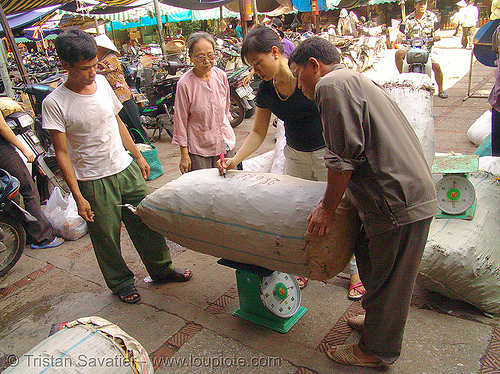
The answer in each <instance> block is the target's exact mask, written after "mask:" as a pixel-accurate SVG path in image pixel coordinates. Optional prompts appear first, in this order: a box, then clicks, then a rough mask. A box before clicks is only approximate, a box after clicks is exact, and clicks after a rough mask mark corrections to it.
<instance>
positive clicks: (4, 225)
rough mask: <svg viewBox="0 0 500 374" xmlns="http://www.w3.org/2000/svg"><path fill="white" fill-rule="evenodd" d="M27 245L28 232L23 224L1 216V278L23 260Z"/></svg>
mask: <svg viewBox="0 0 500 374" xmlns="http://www.w3.org/2000/svg"><path fill="white" fill-rule="evenodd" d="M25 245H26V232H25V231H24V227H23V225H22V224H21V222H19V221H16V220H15V219H13V218H11V217H8V216H4V215H0V277H3V276H4V275H5V274H7V272H8V271H9V270H10V269H11V268H12V267H13V266H14V265H15V264H16V262H17V261H18V260H19V259H20V258H21V255H22V253H23V249H24V246H25Z"/></svg>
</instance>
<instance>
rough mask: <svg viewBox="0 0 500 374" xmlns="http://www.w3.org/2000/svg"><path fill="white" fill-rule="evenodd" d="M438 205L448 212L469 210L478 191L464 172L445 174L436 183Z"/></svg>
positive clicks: (459, 212)
mask: <svg viewBox="0 0 500 374" xmlns="http://www.w3.org/2000/svg"><path fill="white" fill-rule="evenodd" d="M436 193H437V205H438V208H439V209H441V210H442V211H443V212H444V213H446V214H461V213H464V212H465V211H467V209H469V208H470V207H471V206H472V204H474V200H475V199H476V192H475V190H474V186H473V185H472V183H471V182H470V181H469V180H468V179H467V178H466V177H465V176H464V175H462V174H449V175H445V176H444V177H443V178H441V179H440V180H439V181H438V182H437V183H436Z"/></svg>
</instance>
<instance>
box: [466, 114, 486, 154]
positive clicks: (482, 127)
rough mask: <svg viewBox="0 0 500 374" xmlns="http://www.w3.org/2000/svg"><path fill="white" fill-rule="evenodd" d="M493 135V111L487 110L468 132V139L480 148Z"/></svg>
mask: <svg viewBox="0 0 500 374" xmlns="http://www.w3.org/2000/svg"><path fill="white" fill-rule="evenodd" d="M490 134H491V111H489V110H487V111H486V112H484V113H483V115H482V116H481V117H479V118H478V119H476V120H475V121H474V123H473V124H472V125H471V126H470V127H469V130H467V138H469V140H470V141H471V142H472V143H474V144H475V145H477V146H478V147H479V146H480V145H481V143H482V142H483V141H484V139H486V137H487V136H488V135H490Z"/></svg>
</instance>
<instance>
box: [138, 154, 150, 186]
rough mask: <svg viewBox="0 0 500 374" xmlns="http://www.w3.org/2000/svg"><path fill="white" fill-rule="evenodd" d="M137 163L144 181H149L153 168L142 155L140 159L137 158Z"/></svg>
mask: <svg viewBox="0 0 500 374" xmlns="http://www.w3.org/2000/svg"><path fill="white" fill-rule="evenodd" d="M135 162H137V165H138V166H139V169H141V174H142V177H143V178H144V180H148V178H149V173H150V172H151V167H150V166H149V164H148V162H147V161H146V159H145V158H144V157H143V156H142V155H141V156H140V157H137V158H136V159H135Z"/></svg>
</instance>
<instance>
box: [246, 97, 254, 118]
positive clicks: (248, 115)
mask: <svg viewBox="0 0 500 374" xmlns="http://www.w3.org/2000/svg"><path fill="white" fill-rule="evenodd" d="M248 103H249V104H250V105H251V106H252V109H246V110H245V118H250V117H252V116H253V115H254V113H255V107H256V106H255V100H248Z"/></svg>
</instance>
